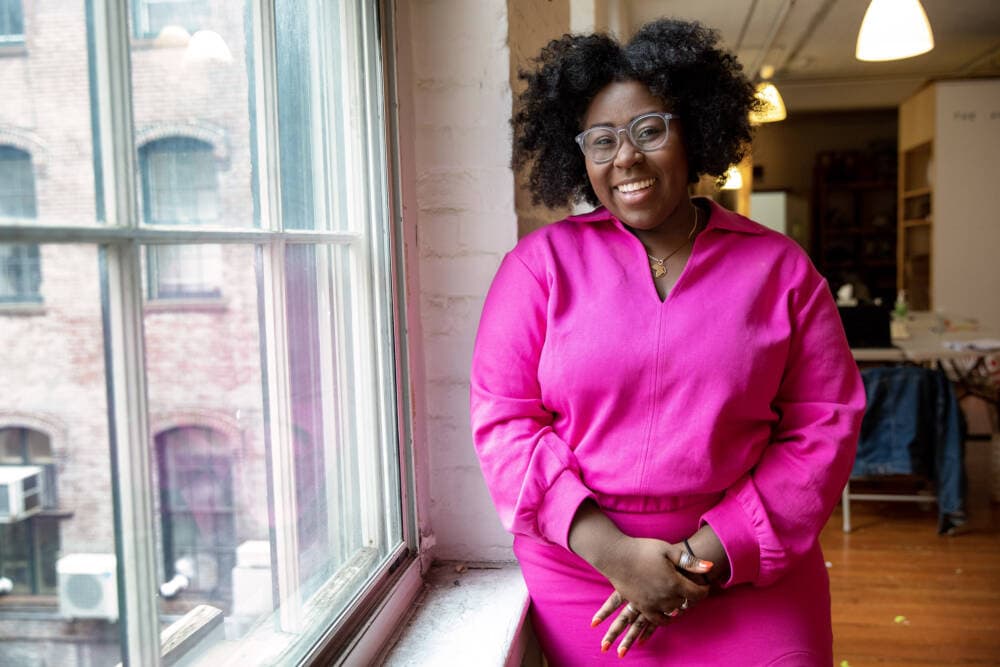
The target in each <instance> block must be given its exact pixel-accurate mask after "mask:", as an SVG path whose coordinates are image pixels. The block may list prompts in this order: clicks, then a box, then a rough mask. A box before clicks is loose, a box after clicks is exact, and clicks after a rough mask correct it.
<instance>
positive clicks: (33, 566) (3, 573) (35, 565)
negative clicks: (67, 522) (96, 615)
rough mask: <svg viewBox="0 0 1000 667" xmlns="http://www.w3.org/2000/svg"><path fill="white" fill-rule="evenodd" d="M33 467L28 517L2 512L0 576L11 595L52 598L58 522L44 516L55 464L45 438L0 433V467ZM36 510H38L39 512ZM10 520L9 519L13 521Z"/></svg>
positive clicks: (23, 431)
mask: <svg viewBox="0 0 1000 667" xmlns="http://www.w3.org/2000/svg"><path fill="white" fill-rule="evenodd" d="M14 467H16V468H17V469H18V470H24V469H25V468H26V467H31V468H37V469H38V470H39V472H40V474H38V475H37V482H36V481H35V479H34V478H32V480H31V484H32V485H33V486H34V485H36V484H37V485H38V486H40V487H41V488H40V491H41V493H40V497H41V507H40V508H36V509H35V512H37V513H34V514H31V515H30V516H19V515H18V511H17V510H18V508H10V507H8V508H7V512H9V513H10V514H8V516H7V519H5V520H3V521H0V577H6V578H7V579H10V580H11V582H12V583H13V585H14V587H13V591H12V592H13V593H15V594H25V595H52V594H54V593H55V592H56V583H57V581H56V559H57V558H58V557H59V518H60V517H58V516H54V515H50V514H46V510H55V509H56V499H57V494H56V465H55V460H54V459H53V458H52V446H51V443H50V441H49V437H48V436H47V435H46V434H44V433H42V432H41V431H35V430H33V429H28V428H22V427H18V426H15V427H7V428H0V468H14ZM38 509H40V510H41V511H40V512H39V511H38ZM11 515H14V516H13V517H12V516H11Z"/></svg>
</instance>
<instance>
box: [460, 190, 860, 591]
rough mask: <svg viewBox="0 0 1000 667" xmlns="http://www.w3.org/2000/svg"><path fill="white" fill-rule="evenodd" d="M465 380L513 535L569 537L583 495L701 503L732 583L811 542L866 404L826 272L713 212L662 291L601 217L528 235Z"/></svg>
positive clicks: (478, 438) (499, 284)
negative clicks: (662, 293) (705, 503)
mask: <svg viewBox="0 0 1000 667" xmlns="http://www.w3.org/2000/svg"><path fill="white" fill-rule="evenodd" d="M471 381H472V387H471V409H472V427H473V437H474V440H475V445H476V449H477V452H478V454H479V458H480V462H481V464H482V470H483V474H484V476H485V478H486V483H487V485H488V487H489V489H490V493H491V494H492V497H493V500H494V502H495V504H496V507H497V510H498V512H499V514H500V518H501V521H502V522H503V525H504V526H505V527H506V528H507V529H508V530H510V531H511V532H513V533H516V534H525V535H528V536H531V537H534V538H536V539H543V540H547V541H549V542H553V543H556V544H559V545H562V546H564V547H567V539H568V532H569V527H570V523H571V521H572V519H573V516H574V513H575V512H576V509H577V507H578V506H579V505H580V503H581V502H583V501H584V500H585V499H587V498H594V499H595V500H596V501H597V502H598V503H599V504H602V505H604V506H606V507H612V506H614V504H615V503H617V502H619V501H621V500H622V499H625V500H627V501H629V502H632V503H633V504H634V503H635V501H636V500H637V499H638V500H639V501H640V502H643V503H649V506H650V507H654V506H656V505H657V504H658V503H669V502H670V501H676V500H677V499H678V497H680V498H691V497H697V498H699V499H701V500H703V499H704V498H706V497H707V496H712V502H713V503H714V504H713V505H711V508H710V509H709V510H708V511H706V512H705V513H704V514H703V515H702V517H701V520H702V521H703V522H707V523H708V524H710V525H711V526H712V528H713V529H714V530H715V532H716V533H717V534H718V536H719V538H720V539H721V540H722V543H723V545H724V547H725V549H726V552H727V554H728V556H729V560H730V565H731V568H732V576H731V578H730V580H729V581H728V582H727V585H728V586H731V585H734V584H738V583H744V582H751V583H754V584H757V585H767V584H769V583H771V582H773V581H775V580H776V579H777V578H778V577H780V576H781V575H782V573H783V571H785V569H786V568H788V567H789V565H790V564H792V563H793V562H794V561H795V560H796V558H797V557H798V556H801V555H802V554H803V553H805V552H806V551H808V550H809V549H810V548H811V547H812V546H813V545H814V543H815V541H816V538H817V536H818V534H819V531H820V530H821V528H822V527H823V524H824V523H825V522H826V520H827V519H828V518H829V515H830V513H831V511H832V509H833V506H834V505H835V503H836V502H837V499H838V498H839V496H840V493H841V490H842V489H843V487H844V483H845V482H846V481H847V478H848V475H849V474H850V470H851V465H852V463H853V460H854V455H855V450H856V442H857V435H858V429H859V428H860V424H861V417H862V413H863V411H864V389H863V386H862V384H861V379H860V376H859V374H858V371H857V367H856V366H855V363H854V360H853V358H852V357H851V353H850V350H849V348H848V346H847V342H846V339H845V337H844V333H843V329H842V326H841V323H840V318H839V316H838V314H837V309H836V307H835V305H834V302H833V299H832V296H831V293H830V289H829V287H828V286H827V283H826V282H825V280H824V279H823V278H822V277H821V276H820V275H819V274H818V273H817V271H816V270H815V269H814V268H813V266H812V264H811V263H810V262H809V260H808V258H807V257H806V255H805V254H804V253H803V252H802V250H801V249H800V248H799V247H798V246H797V245H796V244H795V243H794V242H792V241H791V240H789V239H788V238H787V237H785V236H783V235H781V234H779V233H777V232H774V231H771V230H769V229H767V228H766V227H763V226H761V225H759V224H757V223H755V222H752V221H750V220H748V219H746V218H744V217H742V216H740V215H737V214H735V213H733V212H731V211H727V210H726V209H724V208H722V207H720V206H718V205H716V204H714V203H713V204H712V213H711V216H710V218H709V221H708V225H707V228H706V229H705V230H704V231H703V232H702V233H701V234H699V235H698V237H697V238H696V240H695V243H694V247H693V249H692V253H691V258H690V259H689V260H688V264H687V266H686V267H685V269H684V272H683V274H682V275H681V276H680V278H679V280H678V281H677V283H676V285H675V287H674V288H673V290H672V291H671V293H670V294H669V296H668V297H667V299H666V300H665V301H663V302H661V301H660V299H659V297H658V295H657V293H656V289H655V287H654V285H653V282H652V277H651V275H650V271H649V264H648V262H647V257H646V251H645V249H644V247H643V245H642V243H641V242H640V241H639V240H638V239H637V238H636V237H635V236H633V235H632V234H631V233H630V232H629V231H628V230H627V229H626V228H625V227H624V226H623V225H622V223H621V222H620V221H618V220H617V219H615V218H614V217H613V216H612V215H611V214H610V213H609V212H608V211H607V210H606V209H604V208H598V209H596V210H595V211H593V212H591V213H588V214H586V215H581V216H572V217H569V218H567V219H565V220H562V221H560V222H557V223H554V224H552V225H549V226H547V227H544V228H542V229H540V230H538V231H536V232H534V233H533V234H530V235H528V236H526V237H525V238H523V239H522V240H521V241H520V243H518V245H517V247H516V248H514V249H513V250H512V251H511V252H510V253H508V254H507V256H506V257H505V258H504V260H503V262H502V264H501V266H500V269H499V270H498V272H497V275H496V277H495V279H494V282H493V285H492V287H491V288H490V291H489V294H488V296H487V299H486V304H485V307H484V309H483V314H482V318H481V321H480V325H479V333H478V336H477V339H476V347H475V353H474V359H473V366H472V377H471ZM567 548H568V547H567Z"/></svg>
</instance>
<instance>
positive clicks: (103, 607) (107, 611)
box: [56, 554, 118, 622]
mask: <svg viewBox="0 0 1000 667" xmlns="http://www.w3.org/2000/svg"><path fill="white" fill-rule="evenodd" d="M116 565H117V563H116V560H115V557H114V555H112V554H70V555H68V556H63V557H62V558H60V559H59V560H58V561H57V562H56V573H57V574H58V575H59V614H60V615H61V616H63V617H64V618H101V619H105V620H108V621H112V622H114V621H117V620H118V578H117V573H116Z"/></svg>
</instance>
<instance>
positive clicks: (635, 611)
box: [625, 602, 639, 616]
mask: <svg viewBox="0 0 1000 667" xmlns="http://www.w3.org/2000/svg"><path fill="white" fill-rule="evenodd" d="M625 611H627V612H628V613H630V614H635V615H636V616H638V615H639V610H638V609H636V608H635V607H633V606H632V603H631V602H629V603H628V604H626V605H625Z"/></svg>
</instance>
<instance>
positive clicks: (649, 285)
mask: <svg viewBox="0 0 1000 667" xmlns="http://www.w3.org/2000/svg"><path fill="white" fill-rule="evenodd" d="M691 203H692V205H693V206H698V204H697V203H695V202H693V201H692V202H691ZM698 210H699V211H701V213H702V214H703V215H706V216H707V217H706V218H705V226H704V227H703V228H702V229H701V231H700V232H698V233H697V234H696V235H695V237H694V239H693V240H692V241H691V252H690V254H689V255H688V258H687V261H686V262H684V268H682V269H681V273H680V275H679V276H677V280H676V282H674V286H673V287H672V288H671V289H670V291H669V292H667V294H666V296H664V297H663V298H662V299H661V298H660V292H659V290H657V289H656V279H655V278H654V277H653V272H652V271H650V269H649V253H648V252H647V251H646V246H645V245H643V243H642V240H641V239H640V238H639V237H638V236H636V235H635V234H633V233H632V231H631V230H629V228H628V225H626V224H625V223H624V222H622V221H621V220H619V219H618V217H617V216H615V215H612V216H611V220H612V221H613V222H614V224H615V225H616V226H617V227H618V229H619V230H621V231H622V232H623V233H625V234H627V235H628V236H629V237H630V238H631V239H632V242H634V243H635V245H636V246H638V250H639V253H640V254H641V257H642V264H641V266H643V267H645V268H644V269H643V271H644V273H645V274H646V278H645V280H644V281H643V282H644V283H645V287H644V288H643V289H644V290H645V291H649V290H652V292H653V298H654V299H656V302H657V304H659V306H660V308H663V307H664V306H665V305H666V303H667V302H668V301H669V300H670V297H671V296H672V295H673V293H674V292H676V291H677V288H678V287H679V286H680V285H681V281H682V280H684V274H685V273H687V270H688V266H689V265H690V264H691V261H692V260H693V259H694V255H695V253H694V251H695V246H696V245H697V244H698V238H699V237H700V236H701V234H702V232H705V231H708V225H709V222H710V221H711V219H712V208H711V205H710V206H709V207H708V212H707V213H706V212H705V209H703V208H702V207H701V206H698Z"/></svg>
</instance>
